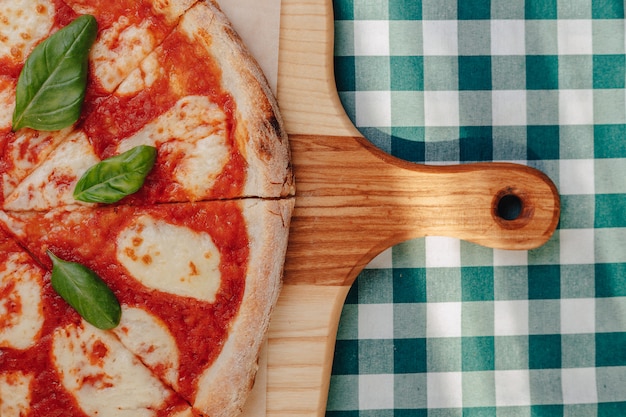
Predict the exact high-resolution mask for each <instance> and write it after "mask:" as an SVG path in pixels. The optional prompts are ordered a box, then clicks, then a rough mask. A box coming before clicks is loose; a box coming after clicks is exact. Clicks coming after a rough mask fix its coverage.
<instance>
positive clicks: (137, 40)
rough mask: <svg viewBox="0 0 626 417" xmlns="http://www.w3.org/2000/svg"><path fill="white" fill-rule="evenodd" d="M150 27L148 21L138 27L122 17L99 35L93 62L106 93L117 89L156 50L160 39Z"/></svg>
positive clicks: (93, 48)
mask: <svg viewBox="0 0 626 417" xmlns="http://www.w3.org/2000/svg"><path fill="white" fill-rule="evenodd" d="M149 26H150V22H149V21H147V20H146V21H144V22H142V23H141V24H140V25H139V26H135V25H131V24H130V22H129V21H128V18H127V17H125V16H122V17H120V18H119V19H118V20H117V22H115V23H114V24H113V25H112V26H111V27H110V28H107V29H105V30H103V31H101V32H100V34H99V38H98V39H97V40H96V42H95V43H94V45H93V47H92V49H91V52H90V59H91V62H92V63H93V66H94V73H95V76H96V77H97V78H98V80H99V81H100V83H101V84H102V86H103V87H104V89H105V90H106V91H108V92H112V91H113V90H115V88H117V86H118V85H120V83H121V82H122V80H124V78H126V77H127V76H128V74H129V73H130V71H131V70H132V69H134V68H137V67H138V66H139V64H140V63H141V61H142V60H143V59H144V58H145V57H146V56H147V55H148V54H149V53H150V52H152V50H153V49H154V48H155V47H156V44H157V39H155V37H154V35H153V33H152V32H151V31H150V28H149Z"/></svg>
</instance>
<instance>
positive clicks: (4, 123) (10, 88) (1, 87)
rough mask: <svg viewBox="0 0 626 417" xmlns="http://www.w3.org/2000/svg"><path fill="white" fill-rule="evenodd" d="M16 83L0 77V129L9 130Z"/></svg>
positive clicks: (13, 107)
mask: <svg viewBox="0 0 626 417" xmlns="http://www.w3.org/2000/svg"><path fill="white" fill-rule="evenodd" d="M0 13H2V12H0ZM0 26H1V25H0ZM0 36H2V35H0ZM16 83H17V82H16V81H15V80H13V79H11V78H9V77H3V76H0V106H2V109H3V111H1V112H0V129H7V130H9V129H11V125H12V121H13V110H14V109H15V86H16Z"/></svg>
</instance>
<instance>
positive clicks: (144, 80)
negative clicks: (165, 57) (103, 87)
mask: <svg viewBox="0 0 626 417" xmlns="http://www.w3.org/2000/svg"><path fill="white" fill-rule="evenodd" d="M163 72H164V69H163V67H162V66H161V65H160V64H159V60H158V57H157V54H156V53H154V52H153V53H151V54H150V55H148V56H147V57H146V59H144V60H143V61H141V64H140V65H139V67H138V68H135V69H134V70H133V71H132V72H131V73H130V74H129V75H128V78H126V79H125V80H124V81H123V82H122V83H121V84H120V86H119V87H118V89H117V92H116V94H119V95H122V96H123V95H132V94H135V93H138V92H139V91H141V90H144V89H146V88H149V87H151V86H152V85H153V84H154V82H155V81H156V80H157V79H158V78H159V76H160V75H161V74H162V73H163Z"/></svg>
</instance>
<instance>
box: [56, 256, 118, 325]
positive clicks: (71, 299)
mask: <svg viewBox="0 0 626 417" xmlns="http://www.w3.org/2000/svg"><path fill="white" fill-rule="evenodd" d="M47 253H48V256H49V257H50V259H51V260H52V278H51V281H52V288H54V290H55V291H56V292H57V293H59V295H60V296H61V298H63V299H64V300H65V301H66V302H67V303H68V304H69V305H71V306H72V307H73V308H74V310H76V311H77V312H78V314H80V315H81V316H82V317H83V318H84V319H85V320H86V321H87V322H89V323H91V324H93V325H94V326H96V327H98V328H100V329H104V330H108V329H112V328H114V327H115V326H117V325H118V324H119V323H120V318H121V316H122V308H121V306H120V303H119V301H118V300H117V298H116V297H115V294H113V291H111V289H110V288H109V287H108V286H107V285H106V283H105V282H104V281H103V280H102V278H100V277H99V276H98V275H97V274H96V273H95V272H94V271H92V270H91V269H89V268H87V267H86V266H84V265H81V264H79V263H76V262H68V261H64V260H63V259H60V258H58V257H57V256H55V255H54V254H53V253H52V252H50V251H48V252H47Z"/></svg>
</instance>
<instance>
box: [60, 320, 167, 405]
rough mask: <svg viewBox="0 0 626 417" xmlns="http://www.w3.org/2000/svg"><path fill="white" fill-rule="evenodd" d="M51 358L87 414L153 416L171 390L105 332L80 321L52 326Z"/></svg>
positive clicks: (65, 384) (112, 336)
mask: <svg viewBox="0 0 626 417" xmlns="http://www.w3.org/2000/svg"><path fill="white" fill-rule="evenodd" d="M52 359H53V363H54V366H55V368H56V370H57V372H58V373H59V376H60V380H61V383H62V384H63V386H64V388H65V389H66V390H68V391H69V392H71V393H72V394H73V396H74V397H75V398H76V401H77V402H78V404H79V406H80V408H81V409H83V411H84V412H85V413H86V414H87V415H90V416H100V417H154V416H156V415H157V411H158V409H160V408H162V407H163V405H164V400H165V399H167V398H168V396H169V395H170V391H169V390H168V389H167V388H166V387H165V386H164V385H163V384H162V383H161V381H159V380H158V379H157V378H156V377H155V376H154V375H153V374H152V373H151V372H150V371H149V370H148V369H147V368H146V367H145V366H144V365H143V364H142V363H141V362H139V360H138V359H137V358H136V357H135V356H134V355H133V354H132V353H131V352H130V351H128V350H127V349H126V348H124V346H123V345H122V344H121V343H120V342H119V341H118V340H117V339H116V338H115V336H114V335H113V334H112V333H110V332H105V331H101V330H98V329H96V328H95V327H93V326H91V325H89V324H87V323H85V322H83V323H82V325H79V326H76V325H70V326H68V327H66V328H61V329H58V330H57V331H55V333H54V335H53V342H52Z"/></svg>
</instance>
